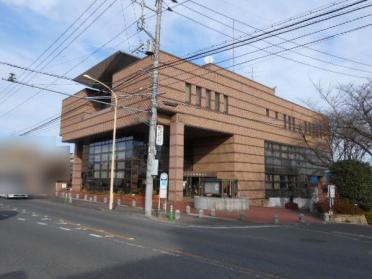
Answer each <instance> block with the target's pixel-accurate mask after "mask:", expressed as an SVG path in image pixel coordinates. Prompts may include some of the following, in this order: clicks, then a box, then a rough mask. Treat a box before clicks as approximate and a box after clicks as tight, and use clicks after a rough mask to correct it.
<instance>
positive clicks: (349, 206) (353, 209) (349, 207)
mask: <svg viewBox="0 0 372 279" xmlns="http://www.w3.org/2000/svg"><path fill="white" fill-rule="evenodd" d="M316 208H317V210H318V211H319V212H320V213H325V212H328V211H329V204H328V201H324V202H319V203H317V204H316ZM333 211H334V212H335V213H339V214H350V215H362V214H364V211H363V210H362V209H361V208H360V207H359V205H356V204H354V203H351V202H349V201H347V200H341V199H336V200H335V204H334V206H333Z"/></svg>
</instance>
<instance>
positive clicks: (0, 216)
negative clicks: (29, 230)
mask: <svg viewBox="0 0 372 279" xmlns="http://www.w3.org/2000/svg"><path fill="white" fill-rule="evenodd" d="M16 215H18V212H17V211H14V210H1V211H0V221H2V220H5V219H8V218H12V217H14V216H16ZM0 279H2V277H0Z"/></svg>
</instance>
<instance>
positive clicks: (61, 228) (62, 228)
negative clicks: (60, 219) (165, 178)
mask: <svg viewBox="0 0 372 279" xmlns="http://www.w3.org/2000/svg"><path fill="white" fill-rule="evenodd" d="M59 229H60V230H63V231H71V229H69V228H65V227H59Z"/></svg>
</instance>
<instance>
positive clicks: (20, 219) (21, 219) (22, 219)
mask: <svg viewBox="0 0 372 279" xmlns="http://www.w3.org/2000/svg"><path fill="white" fill-rule="evenodd" d="M17 220H18V221H26V219H25V218H21V217H19V218H17Z"/></svg>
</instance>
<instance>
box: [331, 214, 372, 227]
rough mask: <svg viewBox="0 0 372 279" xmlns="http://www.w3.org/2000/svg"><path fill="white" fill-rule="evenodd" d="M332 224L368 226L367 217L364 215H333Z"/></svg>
mask: <svg viewBox="0 0 372 279" xmlns="http://www.w3.org/2000/svg"><path fill="white" fill-rule="evenodd" d="M329 220H330V222H331V223H348V224H357V225H367V224H368V223H367V219H366V217H365V216H364V215H363V214H362V215H349V214H333V215H331V216H329Z"/></svg>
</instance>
